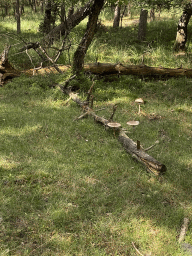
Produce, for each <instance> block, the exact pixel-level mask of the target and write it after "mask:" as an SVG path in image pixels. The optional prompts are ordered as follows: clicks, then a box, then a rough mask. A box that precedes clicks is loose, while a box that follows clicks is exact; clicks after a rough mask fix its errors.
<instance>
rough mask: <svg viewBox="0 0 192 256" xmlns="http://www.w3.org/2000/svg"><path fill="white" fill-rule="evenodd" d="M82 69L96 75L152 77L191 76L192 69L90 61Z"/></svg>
mask: <svg viewBox="0 0 192 256" xmlns="http://www.w3.org/2000/svg"><path fill="white" fill-rule="evenodd" d="M84 71H85V72H91V73H92V74H97V75H112V74H119V75H137V76H152V77H155V76H160V77H183V76H186V77H192V69H185V68H163V67H149V66H146V65H129V66H124V65H122V64H110V63H90V64H85V65H84Z"/></svg>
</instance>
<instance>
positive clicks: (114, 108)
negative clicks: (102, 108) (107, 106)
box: [109, 105, 117, 122]
mask: <svg viewBox="0 0 192 256" xmlns="http://www.w3.org/2000/svg"><path fill="white" fill-rule="evenodd" d="M116 109H117V105H114V106H113V113H112V115H111V117H110V118H109V122H111V121H113V116H114V114H115V111H116Z"/></svg>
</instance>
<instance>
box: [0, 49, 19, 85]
mask: <svg viewBox="0 0 192 256" xmlns="http://www.w3.org/2000/svg"><path fill="white" fill-rule="evenodd" d="M9 49H10V46H7V47H5V49H4V51H3V52H2V53H1V55H0V86H2V85H3V84H4V83H5V82H6V81H7V80H9V79H12V78H14V77H18V76H20V74H21V73H20V71H18V70H16V69H14V68H13V66H12V65H11V64H10V63H9V61H8V53H9Z"/></svg>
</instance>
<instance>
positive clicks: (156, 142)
mask: <svg viewBox="0 0 192 256" xmlns="http://www.w3.org/2000/svg"><path fill="white" fill-rule="evenodd" d="M158 143H159V141H158V140H157V141H155V144H153V145H151V146H150V147H148V148H146V149H144V150H145V151H148V150H150V149H151V148H153V147H154V146H156V145H157V144H158Z"/></svg>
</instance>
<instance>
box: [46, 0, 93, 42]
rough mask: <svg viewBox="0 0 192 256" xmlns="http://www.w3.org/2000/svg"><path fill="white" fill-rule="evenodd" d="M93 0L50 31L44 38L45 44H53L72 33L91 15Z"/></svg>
mask: <svg viewBox="0 0 192 256" xmlns="http://www.w3.org/2000/svg"><path fill="white" fill-rule="evenodd" d="M92 3H93V0H90V1H89V2H88V3H87V4H85V5H84V6H83V7H81V8H79V9H78V10H77V11H76V12H74V13H73V14H72V15H70V17H67V19H66V22H62V23H61V24H60V25H58V26H56V27H55V28H54V29H52V30H51V31H50V33H49V34H48V35H47V36H45V37H44V39H43V43H44V44H47V45H49V44H51V43H53V41H54V40H55V39H57V38H59V37H60V36H63V35H65V34H66V32H67V33H69V32H70V31H71V29H73V28H74V27H75V26H77V25H78V24H79V23H80V22H81V21H82V20H84V19H85V18H86V17H87V15H89V13H90V10H91V6H92ZM66 30H67V31H66Z"/></svg>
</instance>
